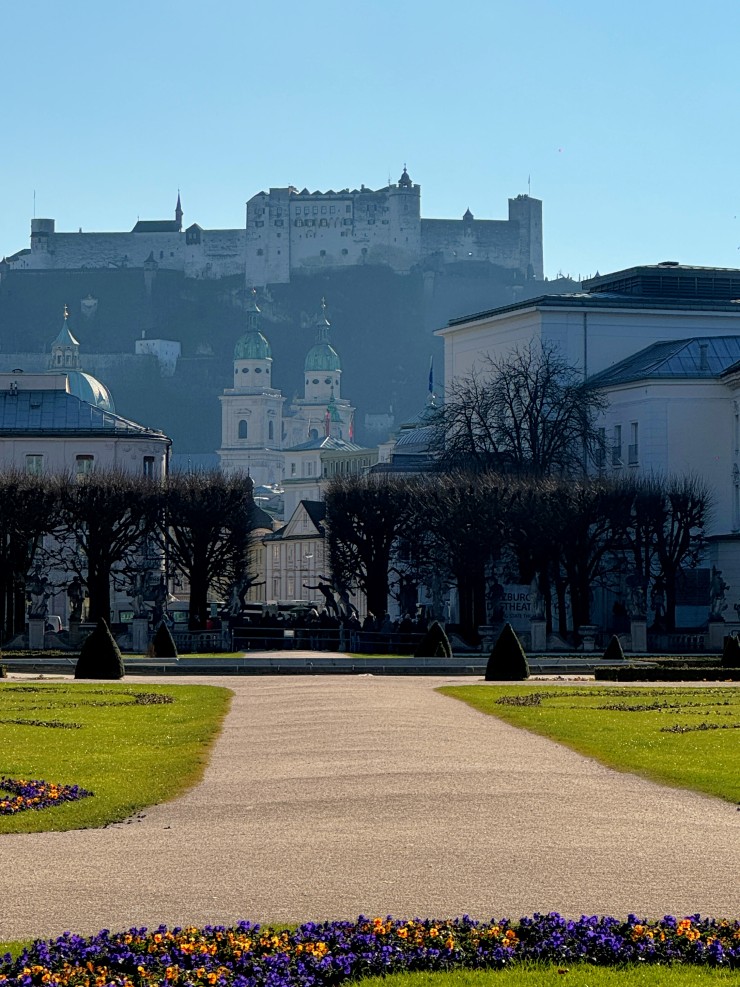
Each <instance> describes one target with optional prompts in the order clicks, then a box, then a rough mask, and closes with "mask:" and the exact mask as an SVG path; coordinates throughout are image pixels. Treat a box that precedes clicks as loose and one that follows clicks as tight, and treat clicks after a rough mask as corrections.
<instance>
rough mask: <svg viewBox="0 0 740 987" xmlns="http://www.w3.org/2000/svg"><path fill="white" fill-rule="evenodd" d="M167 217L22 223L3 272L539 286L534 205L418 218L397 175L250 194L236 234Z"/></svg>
mask: <svg viewBox="0 0 740 987" xmlns="http://www.w3.org/2000/svg"><path fill="white" fill-rule="evenodd" d="M183 215H184V213H183V209H182V206H181V202H180V196H179V195H178V197H177V206H176V209H175V218H174V219H171V220H140V221H139V222H137V223H136V225H135V226H134V228H133V229H132V230H131V232H128V233H83V232H82V230H80V231H79V232H77V233H62V232H57V231H56V229H55V221H54V220H53V219H33V220H32V221H31V245H30V248H26V249H23V250H20V251H19V252H18V253H16V254H13V255H12V256H10V257H7V258H5V260H3V261H2V262H0V277H2V274H3V269H4V271H5V272H6V273H7V272H9V271H43V270H47V271H52V270H56V271H72V270H95V269H125V268H134V269H137V268H140V269H145V270H146V269H147V268H149V269H162V270H171V271H177V272H180V273H182V274H184V276H185V277H186V278H193V279H211V280H218V279H221V278H226V277H231V276H234V275H246V281H247V283H248V284H252V285H268V284H289V283H290V282H291V279H293V278H294V277H295V276H296V275H301V274H317V273H320V272H322V271H323V270H338V269H342V268H347V267H353V266H356V265H363V264H368V265H384V266H386V267H389V268H390V269H391V270H393V271H394V272H396V273H398V274H408V273H410V272H411V271H412V270H413V269H419V268H422V269H423V268H425V267H426V268H429V269H432V270H433V269H435V268H439V267H442V266H445V265H456V264H459V263H463V262H484V263H487V264H490V265H494V266H495V267H499V268H502V269H504V270H507V271H510V272H512V273H513V272H516V273H517V274H518V276H519V277H520V278H521V279H522V280H533V279H534V280H542V278H543V262H542V203H541V201H540V200H539V199H533V198H531V197H530V196H528V195H518V196H517V197H516V198H515V199H509V218H508V219H505V220H488V219H484V220H481V219H475V218H474V216H473V214H472V212H471V211H470V209H467V210H466V212H465V215H464V216H463V217H462V219H458V220H449V219H422V218H421V186H419V185H417V184H414V183H413V182H412V180H411V178H410V177H409V174H408V172H407V171H406V168H405V167H404V169H403V173H402V175H401V177H400V178H399V179H398V182H396V183H395V184H392V183H389V184H388V185H387V186H386V187H384V188H380V189H376V190H373V189H369V188H366V187H365V186H364V185H363V186H361V187H360V188H359V189H352V190H350V189H348V188H347V189H342V190H341V191H339V192H334V191H333V190H329V191H328V192H309V191H308V189H303V190H302V191H300V192H299V191H298V190H297V189H296V188H294V187H293V186H289V187H287V188H271V189H270V190H269V192H258V193H257V194H256V195H254V196H252V198H251V199H250V200H249V201H248V202H247V215H246V227H245V228H243V229H233V230H209V229H205V228H204V227H202V226H200V225H199V224H198V223H193V224H191V225H190V226H187V227H186V228H183Z"/></svg>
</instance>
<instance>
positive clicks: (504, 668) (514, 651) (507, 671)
mask: <svg viewBox="0 0 740 987" xmlns="http://www.w3.org/2000/svg"><path fill="white" fill-rule="evenodd" d="M528 678H529V665H528V664H527V656H526V655H525V654H524V648H523V647H522V642H521V641H520V640H519V638H518V637H517V636H516V632H515V631H514V628H513V627H512V626H511V624H509V623H506V624H504V628H503V630H502V631H501V633H500V634H499V636H498V638H497V640H496V643H495V644H494V646H493V648H491V656H490V658H489V659H488V664H487V665H486V682H499V681H501V682H519V681H521V680H522V679H528Z"/></svg>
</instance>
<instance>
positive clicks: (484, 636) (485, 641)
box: [478, 624, 504, 654]
mask: <svg viewBox="0 0 740 987" xmlns="http://www.w3.org/2000/svg"><path fill="white" fill-rule="evenodd" d="M503 626H504V625H503V624H481V625H480V626H479V627H478V636H479V637H480V641H481V650H482V651H483V652H484V653H485V654H490V652H491V649H492V648H493V646H494V644H495V643H496V641H498V636H499V634H500V633H501V631H502V629H503Z"/></svg>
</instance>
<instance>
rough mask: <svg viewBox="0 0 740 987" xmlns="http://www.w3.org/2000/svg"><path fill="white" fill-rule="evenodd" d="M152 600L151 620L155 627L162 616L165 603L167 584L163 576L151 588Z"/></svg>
mask: <svg viewBox="0 0 740 987" xmlns="http://www.w3.org/2000/svg"><path fill="white" fill-rule="evenodd" d="M152 600H153V602H154V610H153V612H152V622H153V624H154V626H155V627H156V626H157V624H159V622H160V621H161V620H162V618H163V617H164V607H165V604H166V603H167V585H166V583H165V581H164V576H160V577H159V582H158V583H156V584H155V586H154V589H153V590H152Z"/></svg>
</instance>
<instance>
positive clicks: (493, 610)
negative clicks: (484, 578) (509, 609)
mask: <svg viewBox="0 0 740 987" xmlns="http://www.w3.org/2000/svg"><path fill="white" fill-rule="evenodd" d="M503 619H504V587H503V586H502V585H501V583H500V582H499V581H498V573H496V572H493V573H492V575H491V578H490V579H489V581H488V586H487V590H486V621H487V622H488V623H489V624H500V623H501V622H502V621H503Z"/></svg>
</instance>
